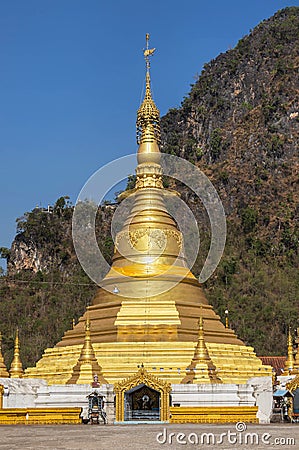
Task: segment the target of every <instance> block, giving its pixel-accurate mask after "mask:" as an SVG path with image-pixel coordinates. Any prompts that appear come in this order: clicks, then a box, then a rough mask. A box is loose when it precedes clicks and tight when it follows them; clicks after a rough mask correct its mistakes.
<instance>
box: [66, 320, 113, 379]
mask: <svg viewBox="0 0 299 450" xmlns="http://www.w3.org/2000/svg"><path fill="white" fill-rule="evenodd" d="M95 374H96V375H97V376H98V381H99V382H100V383H106V382H107V381H106V380H105V378H104V377H103V374H102V367H101V366H100V365H99V364H98V361H97V358H96V356H95V352H94V349H93V346H92V343H91V337H90V320H89V317H88V316H87V319H86V322H85V338H84V344H83V347H82V350H81V353H80V357H79V359H78V362H77V364H76V365H75V367H74V369H73V374H72V376H71V378H70V379H69V380H68V382H67V384H85V383H87V384H89V383H91V381H92V379H93V376H94V375H95Z"/></svg>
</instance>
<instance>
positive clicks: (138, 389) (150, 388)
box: [114, 365, 171, 422]
mask: <svg viewBox="0 0 299 450" xmlns="http://www.w3.org/2000/svg"><path fill="white" fill-rule="evenodd" d="M114 392H115V394H116V399H115V400H116V402H115V409H116V411H115V416H116V417H115V419H116V422H128V421H132V422H133V421H136V422H138V421H139V422H141V421H144V422H147V421H157V420H160V421H161V422H168V420H169V398H170V392H171V384H170V383H168V382H166V381H164V380H161V379H159V378H157V377H155V376H154V375H152V374H150V373H148V372H147V370H145V368H144V367H143V365H142V366H141V367H140V369H139V370H138V372H137V373H136V374H135V375H133V376H131V377H129V378H126V379H124V380H122V381H120V382H119V383H116V384H115V385H114Z"/></svg>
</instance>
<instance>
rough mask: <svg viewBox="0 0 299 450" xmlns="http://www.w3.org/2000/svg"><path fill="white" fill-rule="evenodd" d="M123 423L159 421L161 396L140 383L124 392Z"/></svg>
mask: <svg viewBox="0 0 299 450" xmlns="http://www.w3.org/2000/svg"><path fill="white" fill-rule="evenodd" d="M124 401H125V417H124V419H125V421H127V420H134V421H144V420H145V421H147V420H160V403H161V394H160V392H158V391H156V390H155V389H152V388H150V387H149V386H146V384H144V383H141V384H140V385H139V386H135V387H133V388H132V389H130V390H129V391H127V392H125V395H124Z"/></svg>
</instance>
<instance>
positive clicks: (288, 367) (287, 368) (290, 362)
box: [284, 326, 294, 374]
mask: <svg viewBox="0 0 299 450" xmlns="http://www.w3.org/2000/svg"><path fill="white" fill-rule="evenodd" d="M293 369H294V355H293V339H292V333H291V327H290V326H289V332H288V357H287V360H286V362H285V365H284V373H285V374H289V373H291V372H293Z"/></svg>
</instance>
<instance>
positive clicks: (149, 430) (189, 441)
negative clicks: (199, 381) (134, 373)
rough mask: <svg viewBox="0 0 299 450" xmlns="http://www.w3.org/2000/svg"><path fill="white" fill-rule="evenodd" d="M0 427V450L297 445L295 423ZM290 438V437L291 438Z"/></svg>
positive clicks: (298, 432)
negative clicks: (237, 426) (237, 428)
mask: <svg viewBox="0 0 299 450" xmlns="http://www.w3.org/2000/svg"><path fill="white" fill-rule="evenodd" d="M243 428H244V426H243V427H242V424H241V425H239V431H238V430H236V425H233V424H227V425H206V424H181V425H167V424H166V425H164V424H161V425H159V424H155V425H144V424H140V425H106V426H103V425H56V426H54V425H47V426H42V425H40V426H34V425H30V426H25V425H15V426H13V425H12V426H6V425H2V426H0V450H15V449H22V450H29V449H30V450H41V449H42V450H48V449H49V450H54V449H55V450H74V449H75V450H91V449H92V450H112V449H113V450H143V449H144V450H146V449H150V450H158V449H175V450H177V449H213V450H214V449H217V448H219V450H220V449H223V450H224V449H225V450H228V449H238V450H240V449H243V448H244V449H279V448H283V449H293V450H294V449H299V424H292V425H291V424H270V425H251V424H249V425H247V427H246V430H243V431H242V429H243ZM290 439H291V441H290Z"/></svg>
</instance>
